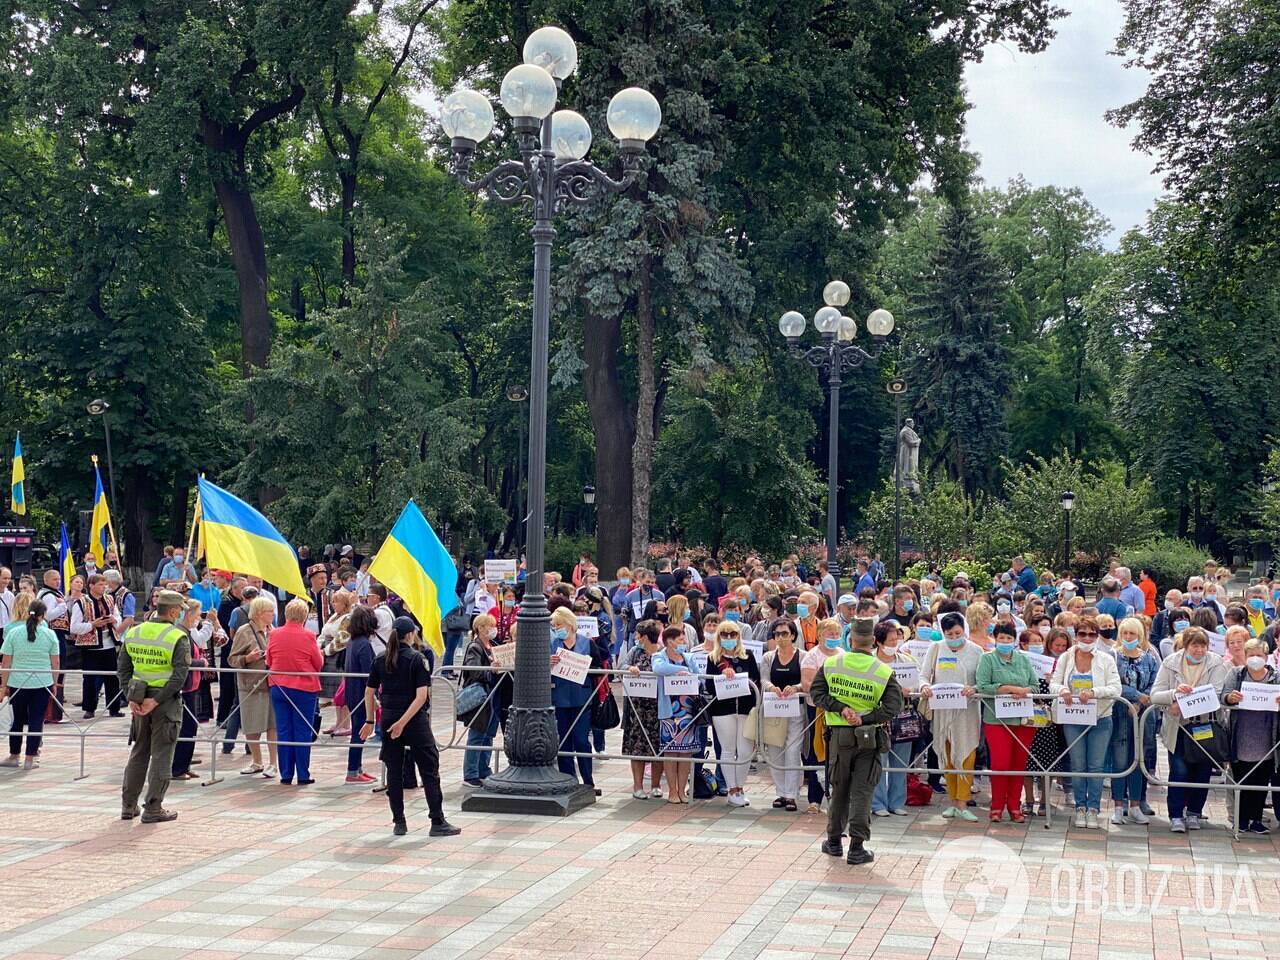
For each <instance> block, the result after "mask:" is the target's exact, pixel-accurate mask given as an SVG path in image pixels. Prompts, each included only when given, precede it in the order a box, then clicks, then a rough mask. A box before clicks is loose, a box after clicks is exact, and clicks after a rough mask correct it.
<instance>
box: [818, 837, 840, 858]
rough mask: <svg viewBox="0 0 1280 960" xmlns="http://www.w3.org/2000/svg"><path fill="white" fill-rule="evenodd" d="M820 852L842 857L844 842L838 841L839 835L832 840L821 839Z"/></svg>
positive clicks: (829, 855)
mask: <svg viewBox="0 0 1280 960" xmlns="http://www.w3.org/2000/svg"><path fill="white" fill-rule="evenodd" d="M822 852H823V853H825V854H826V855H827V856H828V857H843V856H844V844H843V843H841V842H840V838H839V837H837V838H836V839H834V840H829V839H828V840H823V841H822Z"/></svg>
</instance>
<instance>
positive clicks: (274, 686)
mask: <svg viewBox="0 0 1280 960" xmlns="http://www.w3.org/2000/svg"><path fill="white" fill-rule="evenodd" d="M310 613H311V605H310V604H309V603H307V601H305V600H303V599H302V598H300V597H294V598H293V599H292V600H290V601H289V603H288V604H287V605H286V606H285V608H284V626H282V627H276V628H275V629H274V630H272V631H271V637H270V639H269V640H268V641H267V668H268V669H269V670H271V671H272V673H271V678H270V681H269V683H270V696H271V707H272V709H273V710H274V711H275V717H276V729H277V730H279V731H280V740H281V741H282V743H281V745H280V750H279V754H280V782H281V783H284V784H289V783H292V782H293V775H294V772H295V771H296V772H297V774H298V786H300V787H302V786H306V785H307V784H309V783H314V782H315V781H314V780H313V779H312V778H311V740H312V737H313V736H314V734H315V727H314V726H312V724H313V723H314V722H315V720H314V718H315V716H316V701H317V699H318V697H319V694H320V677H319V676H317V674H318V672H319V671H320V670H321V669H322V668H323V667H324V657H323V656H321V654H320V646H319V644H317V643H316V635H315V634H314V633H312V632H311V631H310V630H308V629H307V628H306V627H305V626H303V624H304V623H305V622H306V619H307V617H308V615H309V614H310ZM277 671H279V672H277Z"/></svg>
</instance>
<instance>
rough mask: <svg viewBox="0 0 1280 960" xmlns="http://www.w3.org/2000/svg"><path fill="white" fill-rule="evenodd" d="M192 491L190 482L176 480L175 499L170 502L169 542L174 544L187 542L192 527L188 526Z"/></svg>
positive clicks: (184, 544) (174, 487)
mask: <svg viewBox="0 0 1280 960" xmlns="http://www.w3.org/2000/svg"><path fill="white" fill-rule="evenodd" d="M190 492H191V487H190V486H189V485H188V484H185V483H181V482H175V483H174V485H173V499H172V500H171V501H170V503H169V542H170V543H172V544H173V545H174V546H177V545H178V544H182V545H183V546H184V547H185V546H186V543H187V537H188V536H190V535H191V529H190V528H189V527H188V526H187V496H188V495H189V494H190Z"/></svg>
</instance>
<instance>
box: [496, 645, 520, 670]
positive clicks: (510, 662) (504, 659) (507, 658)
mask: <svg viewBox="0 0 1280 960" xmlns="http://www.w3.org/2000/svg"><path fill="white" fill-rule="evenodd" d="M490 654H491V655H492V657H493V665H494V666H495V667H497V668H498V669H499V670H510V669H512V668H513V667H515V665H516V645H515V644H514V643H500V644H498V645H497V646H495V647H494V648H493V649H492V650H491V651H490Z"/></svg>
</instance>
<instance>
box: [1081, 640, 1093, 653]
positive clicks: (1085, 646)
mask: <svg viewBox="0 0 1280 960" xmlns="http://www.w3.org/2000/svg"><path fill="white" fill-rule="evenodd" d="M1096 646H1097V644H1096V643H1093V642H1089V643H1085V642H1083V641H1081V642H1080V643H1077V644H1076V647H1077V648H1078V649H1079V650H1081V651H1082V652H1084V653H1093V648H1094V647H1096Z"/></svg>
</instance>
